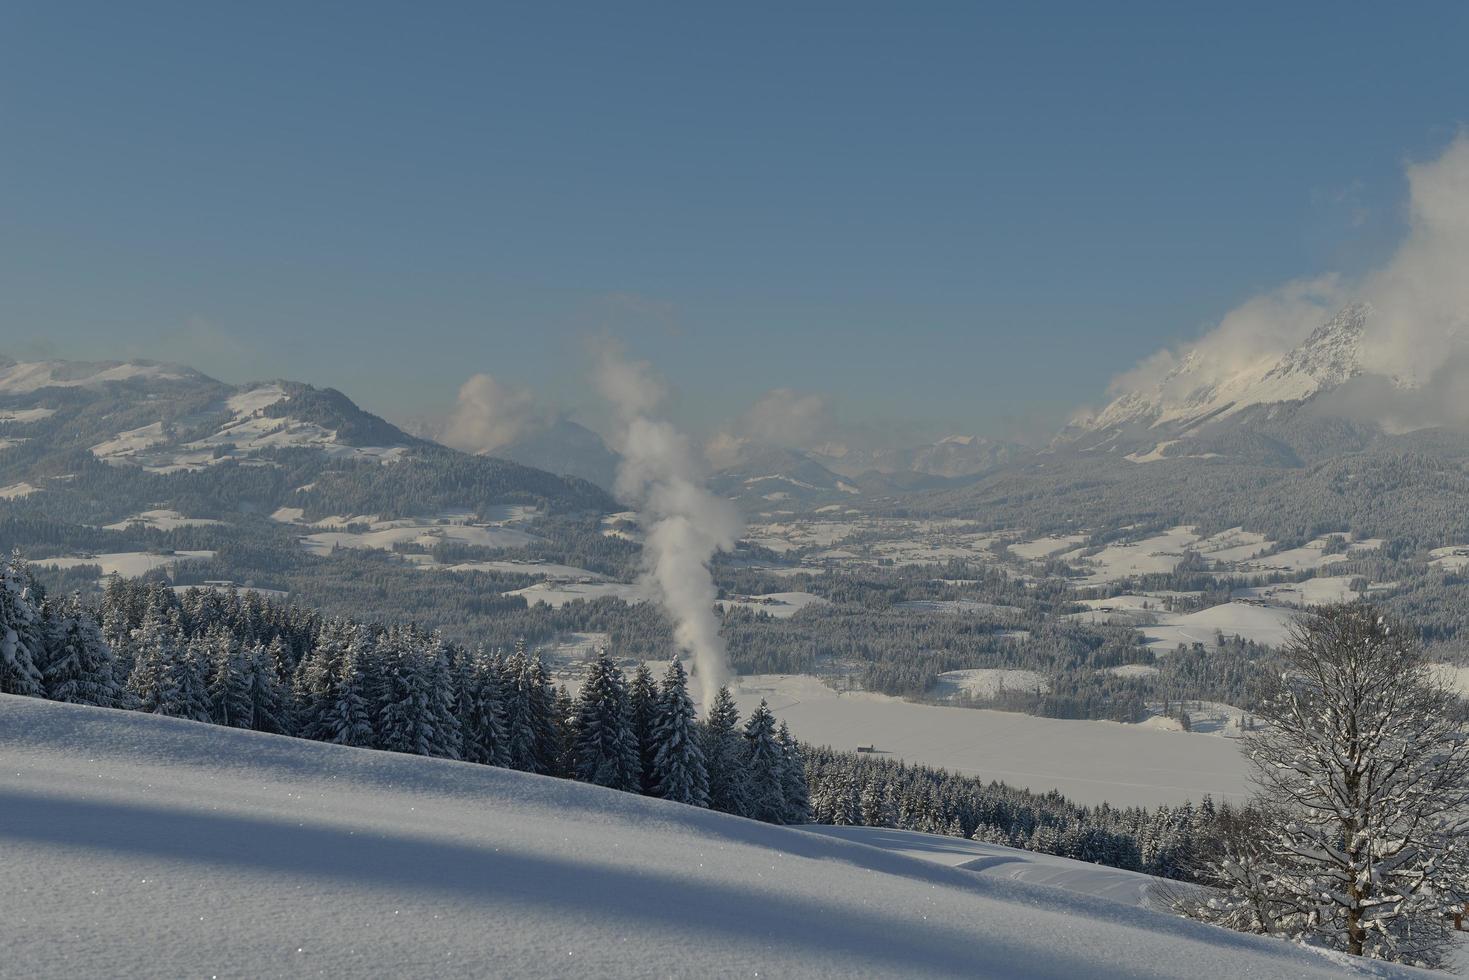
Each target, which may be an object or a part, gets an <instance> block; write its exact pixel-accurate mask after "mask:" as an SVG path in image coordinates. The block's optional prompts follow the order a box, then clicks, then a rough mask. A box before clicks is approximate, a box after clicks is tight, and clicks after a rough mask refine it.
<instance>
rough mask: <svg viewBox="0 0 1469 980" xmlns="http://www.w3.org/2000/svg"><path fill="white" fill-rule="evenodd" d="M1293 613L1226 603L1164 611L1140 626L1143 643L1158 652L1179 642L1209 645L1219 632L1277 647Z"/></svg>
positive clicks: (1287, 610)
mask: <svg viewBox="0 0 1469 980" xmlns="http://www.w3.org/2000/svg"><path fill="white" fill-rule="evenodd" d="M1296 616H1297V613H1296V612H1295V611H1294V610H1291V609H1282V608H1280V607H1278V606H1261V605H1256V604H1254V603H1250V602H1226V603H1221V604H1220V605H1217V606H1210V607H1209V608H1208V609H1201V610H1199V611H1198V612H1194V613H1187V614H1184V615H1176V614H1172V613H1163V614H1161V615H1160V616H1159V617H1158V623H1157V625H1153V626H1143V627H1141V629H1142V632H1143V639H1144V642H1145V643H1146V644H1147V646H1148V647H1150V648H1151V649H1152V650H1153V652H1154V653H1159V654H1166V653H1171V652H1172V651H1173V650H1175V649H1177V648H1178V645H1179V644H1183V645H1184V646H1192V645H1193V644H1195V643H1202V644H1203V645H1204V646H1206V647H1212V646H1213V645H1214V641H1215V640H1216V639H1217V638H1218V637H1219V636H1220V635H1223V636H1224V637H1225V638H1226V639H1228V638H1231V637H1239V638H1240V639H1242V640H1252V641H1254V642H1255V643H1264V644H1268V645H1270V646H1279V645H1280V644H1282V643H1284V642H1285V641H1286V639H1287V638H1288V637H1289V636H1290V628H1291V624H1292V623H1293V622H1295V619H1296Z"/></svg>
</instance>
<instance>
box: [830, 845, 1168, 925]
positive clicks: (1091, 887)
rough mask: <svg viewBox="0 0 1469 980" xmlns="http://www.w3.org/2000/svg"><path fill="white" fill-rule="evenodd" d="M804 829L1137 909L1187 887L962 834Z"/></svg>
mask: <svg viewBox="0 0 1469 980" xmlns="http://www.w3.org/2000/svg"><path fill="white" fill-rule="evenodd" d="M802 829H803V830H809V831H811V832H812V833H816V834H825V835H826V836H828V837H835V838H837V839H839V840H847V841H855V842H857V843H860V844H866V845H867V846H868V847H877V848H881V849H882V850H884V851H887V852H889V853H891V854H903V855H906V856H908V857H914V858H917V859H919V860H920V861H929V862H931V863H933V864H941V865H943V866H944V867H947V868H963V869H964V870H965V871H973V872H976V873H978V874H980V875H983V876H985V877H993V878H1003V879H1006V880H1008V881H1028V882H1031V883H1033V884H1039V885H1048V886H1050V887H1053V888H1062V889H1065V890H1066V891H1069V892H1076V893H1077V894H1080V895H1090V896H1092V897H1093V898H1104V899H1106V900H1107V901H1109V902H1117V903H1119V904H1121V905H1128V906H1131V907H1133V908H1140V909H1149V908H1151V909H1163V908H1166V907H1167V904H1168V901H1169V899H1170V895H1171V894H1173V893H1176V892H1178V891H1179V890H1181V888H1182V887H1183V886H1181V885H1180V884H1179V882H1176V881H1174V882H1168V881H1164V880H1163V879H1161V878H1155V877H1153V876H1152V875H1145V874H1139V873H1138V872H1136V871H1124V870H1122V869H1121V868H1108V867H1106V866H1104V865H1100V864H1088V863H1086V862H1085V861H1073V860H1071V859H1070V858H1063V857H1055V856H1054V855H1051V854H1039V853H1037V852H1035V851H1023V850H1021V849H1020V848H1017V847H1005V846H1004V845H1002V844H984V843H981V842H979V841H976V840H965V839H964V838H962V837H943V836H940V835H938V834H922V833H919V832H918V831H916V830H894V829H892V828H889V827H827V826H823V825H821V824H811V825H809V826H806V827H803V828H802Z"/></svg>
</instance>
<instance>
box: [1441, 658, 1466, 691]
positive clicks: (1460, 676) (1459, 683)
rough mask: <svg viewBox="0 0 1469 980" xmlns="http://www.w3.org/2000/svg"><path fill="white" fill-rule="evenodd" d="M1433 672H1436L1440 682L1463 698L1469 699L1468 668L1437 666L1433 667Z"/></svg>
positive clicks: (1447, 665)
mask: <svg viewBox="0 0 1469 980" xmlns="http://www.w3.org/2000/svg"><path fill="white" fill-rule="evenodd" d="M1434 670H1435V671H1436V672H1437V674H1438V677H1439V679H1440V680H1442V681H1443V682H1444V683H1445V684H1447V685H1448V686H1449V687H1451V688H1453V689H1454V690H1456V691H1458V692H1459V693H1460V694H1461V695H1463V696H1464V697H1466V698H1469V667H1456V666H1454V665H1453V664H1438V665H1437V666H1435V667H1434Z"/></svg>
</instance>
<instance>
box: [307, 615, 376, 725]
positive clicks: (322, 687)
mask: <svg viewBox="0 0 1469 980" xmlns="http://www.w3.org/2000/svg"><path fill="white" fill-rule="evenodd" d="M355 634H356V630H355V629H354V628H353V627H352V626H350V625H349V624H348V623H346V622H345V621H343V620H341V619H329V620H327V621H326V622H325V623H324V624H322V627H321V633H320V635H319V636H318V637H317V639H316V642H315V643H314V644H312V646H311V649H310V651H308V652H307V654H306V655H305V656H303V657H302V658H301V661H300V663H298V664H297V665H296V671H295V674H294V676H293V678H292V682H291V688H292V697H293V699H294V700H295V704H296V722H297V725H298V730H299V731H300V733H301V735H302V736H303V737H304V738H314V739H318V740H320V741H324V742H329V741H335V739H333V738H331V737H330V733H331V731H332V730H333V728H334V723H333V722H332V721H331V720H329V719H330V716H331V715H332V713H333V711H334V709H335V707H336V705H335V698H334V694H333V691H334V688H335V687H336V685H337V683H338V679H339V678H340V676H341V667H342V662H343V661H344V660H345V659H346V656H347V647H348V645H349V644H350V643H351V642H352V640H353V639H354V636H355ZM358 669H361V668H360V666H359V668H358Z"/></svg>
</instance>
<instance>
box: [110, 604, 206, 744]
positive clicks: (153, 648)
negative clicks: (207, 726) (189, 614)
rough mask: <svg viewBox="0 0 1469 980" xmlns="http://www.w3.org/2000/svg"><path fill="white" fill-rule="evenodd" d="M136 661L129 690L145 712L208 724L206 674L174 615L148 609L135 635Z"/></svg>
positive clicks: (162, 610) (164, 611)
mask: <svg viewBox="0 0 1469 980" xmlns="http://www.w3.org/2000/svg"><path fill="white" fill-rule="evenodd" d="M133 648H134V650H135V652H136V658H137V659H136V661H135V662H134V664H133V672H132V674H131V675H130V676H129V678H128V688H129V689H130V690H131V691H132V692H133V694H135V695H136V696H137V698H138V702H139V707H140V709H141V710H143V711H148V712H152V713H153V714H159V715H170V716H172V717H175V718H188V719H191V720H193V721H209V720H210V714H209V705H208V695H207V691H206V690H205V684H204V677H203V672H202V670H201V666H200V663H199V661H198V660H197V659H195V657H194V655H193V653H192V651H191V650H190V649H189V646H188V644H187V643H186V642H185V640H184V637H183V633H182V631H181V630H180V629H179V625H178V620H177V618H176V617H175V615H174V614H173V613H172V611H169V610H165V609H164V608H162V607H157V606H155V607H151V608H149V610H148V612H147V614H146V617H145V618H144V620H143V624H142V625H141V626H139V627H138V629H137V630H136V631H135V634H134V639H133Z"/></svg>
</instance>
